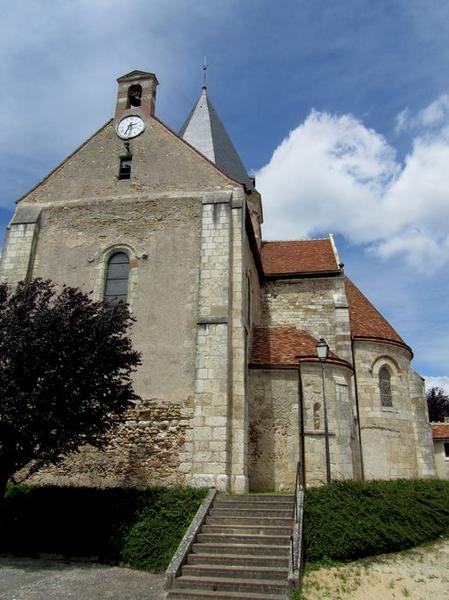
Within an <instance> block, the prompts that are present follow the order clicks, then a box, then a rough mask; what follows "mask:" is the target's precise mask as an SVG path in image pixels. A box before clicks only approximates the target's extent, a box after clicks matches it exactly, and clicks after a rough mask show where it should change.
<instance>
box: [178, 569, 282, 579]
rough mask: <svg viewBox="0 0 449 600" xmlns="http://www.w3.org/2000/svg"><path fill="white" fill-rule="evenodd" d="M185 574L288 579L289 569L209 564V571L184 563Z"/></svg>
mask: <svg viewBox="0 0 449 600" xmlns="http://www.w3.org/2000/svg"><path fill="white" fill-rule="evenodd" d="M182 574H183V575H187V576H188V575H190V576H192V577H205V578H206V579H207V577H223V578H224V577H229V578H230V579H275V580H276V581H284V580H285V581H287V575H288V570H287V569H282V572H281V573H280V572H279V570H275V569H273V570H268V571H265V570H264V571H257V570H256V569H255V568H254V567H250V566H248V567H245V568H244V569H241V568H239V567H236V568H235V569H234V568H233V567H232V568H228V569H226V568H225V569H222V568H220V566H216V567H215V566H211V565H208V567H207V571H206V569H204V566H203V565H200V566H196V565H184V566H183V567H182Z"/></svg>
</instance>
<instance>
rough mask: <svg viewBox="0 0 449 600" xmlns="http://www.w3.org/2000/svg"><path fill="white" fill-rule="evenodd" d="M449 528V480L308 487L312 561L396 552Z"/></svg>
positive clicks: (445, 532)
mask: <svg viewBox="0 0 449 600" xmlns="http://www.w3.org/2000/svg"><path fill="white" fill-rule="evenodd" d="M448 534H449V481H440V480H398V481H371V482H355V481H346V482H336V483H333V484H331V485H329V486H323V487H320V488H312V489H309V490H307V491H306V493H305V501H304V548H305V559H306V560H307V561H308V562H315V561H322V560H325V559H333V560H352V559H356V558H362V557H364V556H371V555H376V554H382V553H384V552H395V551H399V550H403V549H406V548H411V547H412V546H416V545H418V544H422V543H424V542H428V541H431V540H435V539H436V538H438V537H439V536H442V535H448Z"/></svg>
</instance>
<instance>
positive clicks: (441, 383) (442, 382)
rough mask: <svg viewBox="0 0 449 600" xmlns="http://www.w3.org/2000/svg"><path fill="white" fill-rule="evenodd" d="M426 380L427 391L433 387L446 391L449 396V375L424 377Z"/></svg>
mask: <svg viewBox="0 0 449 600" xmlns="http://www.w3.org/2000/svg"><path fill="white" fill-rule="evenodd" d="M424 380H425V382H426V390H429V389H430V388H433V387H439V388H441V389H442V390H444V392H445V393H446V394H449V377H448V376H447V375H442V376H440V377H431V376H427V375H424Z"/></svg>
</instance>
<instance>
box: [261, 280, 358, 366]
mask: <svg viewBox="0 0 449 600" xmlns="http://www.w3.org/2000/svg"><path fill="white" fill-rule="evenodd" d="M262 307H263V308H262V311H263V312H262V325H263V326H265V327H269V326H280V325H293V326H294V327H297V328H298V329H302V330H304V331H308V332H309V333H310V334H311V335H313V336H314V337H315V338H317V339H318V338H320V337H324V338H325V340H326V341H327V343H328V344H329V346H330V348H331V350H333V351H334V352H336V353H337V354H338V355H339V356H340V357H341V358H344V359H345V360H348V361H349V362H352V360H351V336H350V331H349V311H348V306H347V301H346V294H345V290H344V280H343V278H342V277H320V278H307V279H302V280H296V281H283V280H278V281H275V282H271V281H270V282H265V284H264V286H263V290H262Z"/></svg>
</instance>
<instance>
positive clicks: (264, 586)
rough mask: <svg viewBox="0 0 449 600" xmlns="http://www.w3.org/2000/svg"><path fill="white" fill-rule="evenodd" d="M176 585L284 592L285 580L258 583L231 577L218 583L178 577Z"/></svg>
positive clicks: (182, 587) (212, 588) (235, 590)
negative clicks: (234, 579) (236, 580)
mask: <svg viewBox="0 0 449 600" xmlns="http://www.w3.org/2000/svg"><path fill="white" fill-rule="evenodd" d="M177 587H178V588H179V589H201V590H204V589H205V590H216V591H219V592H221V591H223V592H226V591H228V592H231V591H232V592H255V593H257V594H265V593H266V594H273V593H280V592H284V593H285V590H286V587H287V581H281V582H279V583H278V582H275V581H273V582H272V583H271V582H270V583H258V582H254V581H250V580H249V581H248V582H245V583H243V582H240V583H236V582H235V581H234V582H233V581H232V579H230V580H229V582H224V581H221V582H220V583H216V582H210V581H207V579H206V578H204V581H198V580H195V581H191V582H190V581H185V580H184V581H183V580H182V579H178V581H177Z"/></svg>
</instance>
